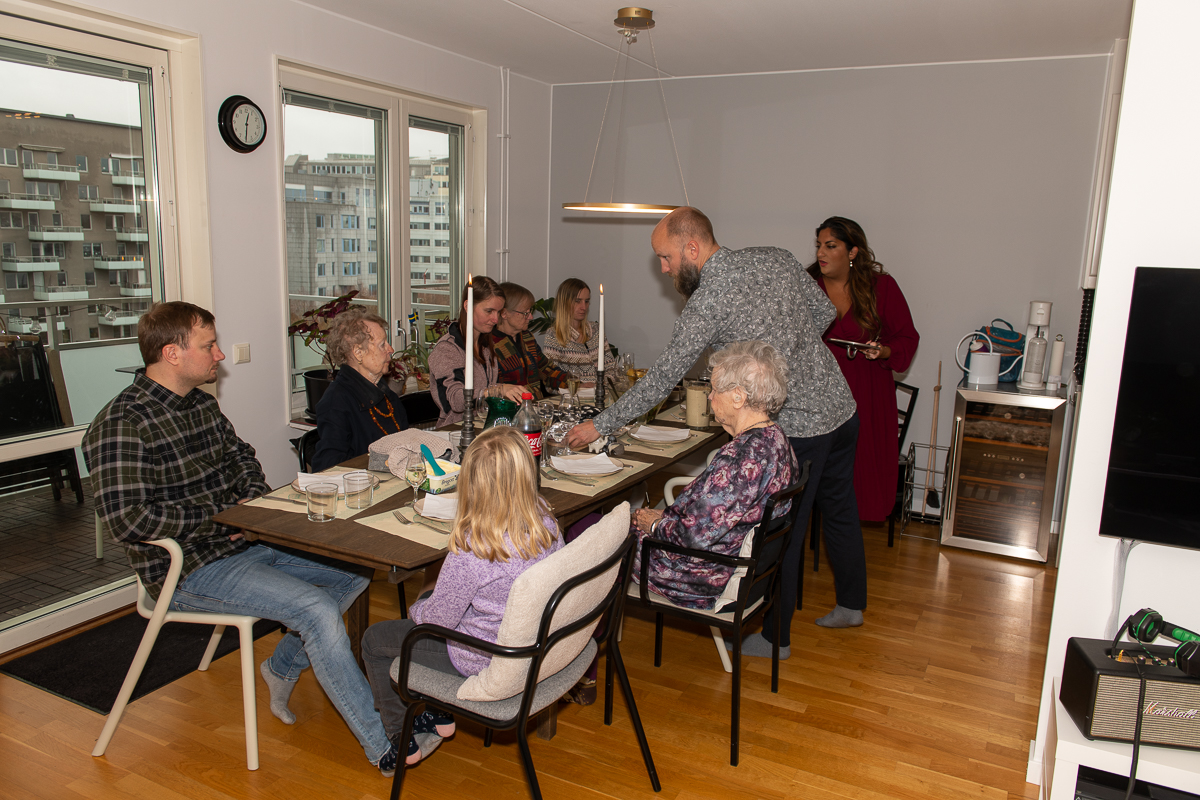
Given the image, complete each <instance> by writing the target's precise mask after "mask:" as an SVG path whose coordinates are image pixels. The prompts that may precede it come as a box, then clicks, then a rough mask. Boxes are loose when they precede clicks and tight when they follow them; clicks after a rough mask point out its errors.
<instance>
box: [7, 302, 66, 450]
mask: <svg viewBox="0 0 1200 800" xmlns="http://www.w3.org/2000/svg"><path fill="white" fill-rule="evenodd" d="M52 324H53V321H52ZM62 425H63V419H62V413H61V412H60V410H59V407H58V396H57V395H56V394H55V391H54V380H53V378H52V377H51V375H50V363H49V361H48V359H47V358H46V349H45V347H43V346H42V341H41V339H40V338H38V337H37V336H32V335H29V336H23V335H17V334H6V335H0V438H7V437H9V436H20V435H21V434H26V433H38V432H40V431H48V430H53V429H54V428H61V427H62Z"/></svg>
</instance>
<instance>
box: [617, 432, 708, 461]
mask: <svg viewBox="0 0 1200 800" xmlns="http://www.w3.org/2000/svg"><path fill="white" fill-rule="evenodd" d="M714 436H716V434H715V433H711V432H707V431H691V435H690V436H688V438H686V439H684V440H683V441H682V442H677V443H675V444H658V443H654V444H650V443H647V442H639V441H638V440H637V439H634V438H633V437H632V436H630V435H629V434H625V435H624V436H622V437H621V438H620V439H618V441H619V442H621V444H623V445H625V452H627V453H628V452H634V453H646V454H647V455H652V456H661V457H662V458H671V457H673V456H675V455H677V454H679V453H682V452H683V451H684V450H687V449H688V448H689V447H693V446H694V445H695V444H696V442H697V441H703V440H705V439H711V438H712V437H714Z"/></svg>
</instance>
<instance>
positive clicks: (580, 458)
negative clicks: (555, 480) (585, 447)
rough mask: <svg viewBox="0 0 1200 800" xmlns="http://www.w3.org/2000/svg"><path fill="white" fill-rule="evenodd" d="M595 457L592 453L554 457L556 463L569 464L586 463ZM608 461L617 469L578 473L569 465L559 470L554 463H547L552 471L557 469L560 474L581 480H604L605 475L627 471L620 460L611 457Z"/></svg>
mask: <svg viewBox="0 0 1200 800" xmlns="http://www.w3.org/2000/svg"><path fill="white" fill-rule="evenodd" d="M595 457H596V456H594V455H592V454H591V453H576V454H574V455H569V456H554V460H555V461H568V462H569V461H584V460H586V459H589V458H595ZM608 460H609V461H611V462H613V466H614V467H616V469H611V470H609V471H608V472H577V471H575V470H573V469H571V468H570V465H569V464H568V465H566V466H567V468H566V469H558V467H556V466H554V461H550V462H547V463H548V465H549V467H550V468H551V469H556V470H558V471H559V472H562V473H564V474H566V475H578V476H579V477H581V478H602V477H604V476H605V475H616V474H617V473H618V472H620V471H621V470H623V469H625V465H624V464H622V463H621V462H620V461H619V460H618V459H615V458H613V457H612V456H609V457H608Z"/></svg>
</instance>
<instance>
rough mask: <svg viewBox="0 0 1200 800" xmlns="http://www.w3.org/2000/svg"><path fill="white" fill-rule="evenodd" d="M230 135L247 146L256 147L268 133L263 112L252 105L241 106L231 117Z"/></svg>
mask: <svg viewBox="0 0 1200 800" xmlns="http://www.w3.org/2000/svg"><path fill="white" fill-rule="evenodd" d="M229 122H230V125H229V127H230V133H232V134H233V135H234V136H236V137H237V139H238V141H239V142H241V143H242V144H245V145H256V144H258V143H259V142H261V141H262V140H263V136H265V135H266V133H267V125H266V121H265V120H264V119H263V115H262V112H261V111H259V110H258V109H257V108H255V107H254V106H252V105H240V106H238V107H237V108H235V109H234V110H233V114H232V115H231V117H230V120H229Z"/></svg>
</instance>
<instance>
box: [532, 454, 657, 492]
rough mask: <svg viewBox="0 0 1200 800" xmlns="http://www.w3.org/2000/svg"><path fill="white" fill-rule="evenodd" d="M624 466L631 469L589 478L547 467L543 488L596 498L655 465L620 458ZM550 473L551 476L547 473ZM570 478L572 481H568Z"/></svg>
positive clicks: (544, 473)
mask: <svg viewBox="0 0 1200 800" xmlns="http://www.w3.org/2000/svg"><path fill="white" fill-rule="evenodd" d="M618 461H620V462H621V463H622V464H624V465H626V466H627V467H630V468H631V469H623V470H621V471H620V472H614V473H613V474H612V475H597V476H591V475H589V476H587V477H584V476H582V475H568V476H564V475H563V474H562V473H559V472H556V471H554V470H553V469H552V468H550V467H549V465H548V464H549V462H547V466H546V467H543V471H542V488H550V489H558V490H559V491H561V492H570V493H571V494H581V495H583V496H584V497H595V496H596V495H598V494H600V493H601V492H604V491H607V490H608V489H609V488H611V487H613V486H616V485H617V484H618V483H620V482H621V481H623V480H625V479H626V478H628V477H629V476H630V475H636V474H637V473H639V472H642V471H643V470H647V469H650V468H651V467H652V466H653V465H652V464H647V463H645V462H644V461H630V460H629V459H628V458H624V457H622V458H619V459H618ZM547 471H548V472H549V475H547V474H546V472H547ZM568 478H570V480H568ZM575 481H583V482H584V483H575ZM585 484H587V485H585Z"/></svg>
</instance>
